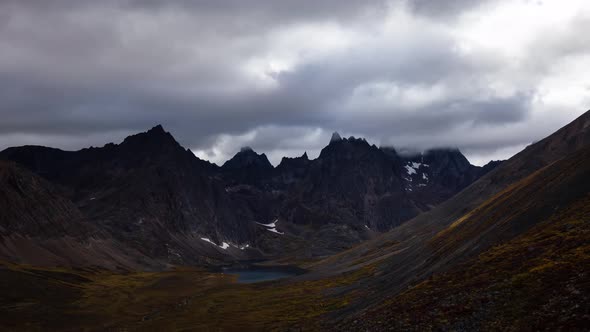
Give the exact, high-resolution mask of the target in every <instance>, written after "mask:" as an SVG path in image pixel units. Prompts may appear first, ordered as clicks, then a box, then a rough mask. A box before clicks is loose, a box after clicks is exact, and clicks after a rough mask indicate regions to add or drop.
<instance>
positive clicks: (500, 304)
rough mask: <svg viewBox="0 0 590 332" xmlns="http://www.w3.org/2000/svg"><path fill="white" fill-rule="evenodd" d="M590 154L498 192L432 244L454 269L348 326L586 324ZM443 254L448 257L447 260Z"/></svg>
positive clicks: (589, 307) (589, 310)
mask: <svg viewBox="0 0 590 332" xmlns="http://www.w3.org/2000/svg"><path fill="white" fill-rule="evenodd" d="M588 188H590V149H585V150H582V151H581V152H579V153H576V154H575V155H572V156H570V157H568V158H566V159H564V160H561V161H558V162H556V163H554V164H552V165H550V166H548V167H546V168H544V169H542V170H541V171H539V172H536V173H535V174H533V175H531V176H529V177H527V178H526V179H524V180H522V181H520V182H518V183H517V184H515V185H513V186H511V187H509V188H507V189H506V190H504V191H502V192H501V193H499V194H497V195H495V196H494V197H493V198H491V199H489V200H488V201H486V202H485V203H483V204H482V205H480V206H479V207H478V208H476V209H475V210H473V211H472V212H470V213H469V214H467V215H465V216H464V217H463V218H460V219H458V220H457V221H455V222H454V223H452V224H451V225H450V226H448V227H447V228H446V229H444V230H443V231H441V232H439V233H438V234H437V235H435V236H434V237H433V238H432V240H431V241H430V242H429V245H430V246H431V247H432V248H433V252H434V254H433V256H432V258H431V260H432V261H433V262H435V261H437V260H438V261H439V262H441V263H445V264H448V262H449V261H452V259H453V258H454V257H457V256H460V255H464V254H465V253H466V252H469V251H470V250H474V249H475V248H481V247H482V246H483V247H486V246H487V247H489V249H488V250H486V251H484V252H483V253H481V254H479V255H478V256H476V257H474V258H472V259H471V260H468V261H466V262H462V263H460V264H458V265H455V266H454V267H452V268H451V269H450V270H448V271H447V272H445V273H442V274H441V273H439V274H434V275H432V276H431V277H430V278H429V279H427V280H425V281H423V282H420V283H417V284H415V285H413V286H412V287H411V288H410V289H409V290H406V291H404V292H402V293H401V294H399V295H397V296H392V297H390V298H388V299H387V300H386V301H385V303H384V304H379V305H376V306H375V307H374V308H372V309H370V310H369V311H366V312H364V313H362V314H361V315H356V316H354V318H353V319H352V318H351V319H348V320H346V323H345V324H343V325H341V326H342V327H343V326H347V327H350V326H351V324H352V325H353V326H354V329H355V330H367V329H368V330H371V331H375V330H377V331H378V330H380V329H381V328H383V327H388V328H389V327H392V326H393V327H395V328H397V329H404V330H420V331H424V330H437V329H440V328H448V329H450V330H474V329H482V330H498V329H501V330H515V331H520V330H539V329H549V330H557V329H558V328H559V329H563V330H571V329H574V330H575V329H583V328H584V327H587V326H590V304H589V303H590V302H589V301H588V300H589V298H588V297H589V296H590V271H589V270H588V266H590V193H589V191H588ZM442 257H445V258H444V260H441V259H442Z"/></svg>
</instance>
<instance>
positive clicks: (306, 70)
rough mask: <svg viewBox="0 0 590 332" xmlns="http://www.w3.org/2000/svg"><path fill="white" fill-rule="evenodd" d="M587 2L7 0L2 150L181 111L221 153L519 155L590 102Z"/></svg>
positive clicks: (181, 118) (191, 135)
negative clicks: (383, 149)
mask: <svg viewBox="0 0 590 332" xmlns="http://www.w3.org/2000/svg"><path fill="white" fill-rule="evenodd" d="M589 26H590V5H588V3H587V2H586V1H582V0H566V1H558V0H553V1H550V0H535V1H529V0H517V1H507V0H486V1H483V0H482V1H463V0H454V1H444V2H442V1H424V0H393V1H385V0H381V1H376V0H375V1H336V0H318V1H313V2H306V3H305V4H303V3H301V2H296V1H276V0H272V1H271V0H253V1H245V0H240V1H237V0H225V1H222V0H216V1H209V0H204V1H188V0H172V1H166V2H162V1H135V0H127V1H125V0H105V1H73V0H57V1H50V2H49V1H40V0H31V1H17V0H0V49H2V52H0V98H1V103H0V117H1V118H2V121H0V148H5V147H8V146H12V145H22V144H43V145H51V146H57V147H62V148H68V149H75V148H81V147H84V146H88V145H102V144H105V143H107V142H109V141H119V140H121V139H122V138H123V137H124V136H126V135H128V134H130V133H133V132H138V131H143V130H145V129H146V128H149V127H151V126H153V124H155V123H163V124H164V126H165V127H166V128H167V130H169V131H170V132H172V133H173V134H174V135H175V136H176V137H177V138H178V139H179V141H180V142H181V143H182V144H183V145H184V146H187V147H190V148H191V149H192V150H193V151H195V153H196V154H197V155H198V156H200V157H203V158H207V159H210V160H212V161H215V162H217V163H219V164H221V163H223V162H224V161H225V160H227V159H228V158H229V157H231V156H232V155H233V154H234V153H235V152H237V151H239V149H240V147H242V146H252V147H253V148H254V149H255V150H256V151H259V152H265V153H266V154H267V155H268V156H269V159H270V160H271V161H272V162H273V163H277V162H278V161H279V160H280V158H281V157H282V156H283V155H287V156H299V155H301V154H302V153H303V152H304V151H308V152H309V153H310V156H311V157H314V156H316V155H317V154H318V153H319V150H320V149H321V148H322V147H323V146H325V145H326V144H327V143H328V142H329V140H330V135H331V133H332V132H333V131H336V130H337V131H339V132H340V133H342V134H343V135H344V136H350V135H354V136H357V137H359V136H360V137H366V138H367V139H368V140H369V141H371V142H374V143H376V144H378V145H394V146H398V147H410V148H414V149H425V148H429V147H436V146H453V147H459V148H460V149H462V150H463V151H464V152H465V153H466V154H467V155H468V157H470V159H471V160H472V161H474V162H477V163H483V162H486V161H487V160H489V159H498V158H504V157H507V156H509V155H510V154H511V153H514V152H516V151H517V150H518V149H520V148H521V147H523V146H524V145H526V144H528V143H530V142H531V141H534V140H536V139H538V138H540V137H543V136H545V135H546V134H548V133H550V132H551V131H553V130H555V129H557V128H558V127H559V126H561V125H563V124H565V123H567V122H569V121H570V120H572V119H573V118H574V117H575V116H577V115H579V114H581V113H582V112H584V111H585V110H586V109H588V104H589V102H590V78H588V77H585V76H587V75H582V73H583V72H584V71H585V70H586V69H587V68H588V67H589V65H590V42H588V39H587V38H586V37H585V35H584V34H583V33H580V31H586V30H587V29H586V28H587V27H589Z"/></svg>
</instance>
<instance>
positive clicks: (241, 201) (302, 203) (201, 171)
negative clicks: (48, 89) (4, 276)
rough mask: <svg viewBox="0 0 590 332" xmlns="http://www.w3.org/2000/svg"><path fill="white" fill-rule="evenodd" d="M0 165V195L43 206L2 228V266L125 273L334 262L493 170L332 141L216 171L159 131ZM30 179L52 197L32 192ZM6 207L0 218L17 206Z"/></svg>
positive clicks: (241, 155)
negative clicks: (4, 173) (316, 150)
mask: <svg viewBox="0 0 590 332" xmlns="http://www.w3.org/2000/svg"><path fill="white" fill-rule="evenodd" d="M0 159H3V160H7V161H11V162H14V163H15V164H12V163H8V164H3V165H2V167H4V168H6V167H8V168H9V169H10V174H13V175H12V177H11V178H8V179H4V181H9V180H10V179H12V180H10V181H13V182H14V177H18V176H23V177H25V178H26V179H27V181H25V182H24V183H22V182H21V183H19V184H18V185H15V184H14V183H12V185H13V187H10V188H9V187H7V186H6V185H3V186H2V188H0V190H3V191H6V190H15V191H19V192H22V193H24V195H25V196H27V197H28V198H29V199H38V200H40V202H39V204H33V202H29V203H27V207H28V208H27V210H29V211H13V212H11V213H13V214H11V216H12V217H11V218H12V219H11V220H8V221H6V220H2V222H3V223H4V224H2V225H1V227H2V234H3V236H5V237H7V238H10V241H12V242H14V243H13V246H14V248H16V249H11V250H10V251H8V250H6V251H5V252H2V249H1V248H0V259H8V260H11V259H17V258H18V259H21V260H24V261H27V260H28V258H22V257H27V256H23V255H21V250H25V249H24V248H25V247H27V248H31V247H32V248H34V249H33V252H36V254H32V255H31V256H35V257H37V258H38V259H37V260H39V261H40V263H44V262H45V263H47V264H50V263H52V262H53V261H59V262H61V263H63V264H71V265H78V264H89V265H93V264H94V265H109V266H110V265H112V264H110V263H109V264H106V263H105V257H106V256H108V255H111V256H113V257H117V258H118V261H117V262H116V263H115V265H117V266H123V267H124V266H153V267H161V266H165V265H166V264H169V263H174V264H216V263H217V262H223V261H227V260H236V259H251V258H261V257H281V256H283V255H287V254H288V255H291V256H292V257H301V258H306V257H307V258H309V257H317V256H324V255H329V254H333V253H335V252H338V251H341V250H342V249H345V248H348V247H350V246H352V245H353V244H355V243H359V242H361V241H363V240H367V239H370V238H372V237H374V236H375V234H376V233H378V232H384V231H388V230H390V229H392V228H395V227H397V226H398V225H400V224H402V223H404V222H405V221H407V220H409V219H411V218H413V217H415V216H416V215H418V214H420V213H421V212H423V211H427V210H430V209H431V208H432V207H434V206H436V205H438V204H440V203H441V202H443V201H445V200H447V199H448V198H450V197H451V196H453V195H454V194H455V193H457V192H459V191H461V190H462V189H463V188H465V187H467V186H469V185H470V184H471V183H472V182H474V181H475V180H477V179H478V178H479V177H481V176H482V175H484V174H486V173H487V172H489V171H490V170H492V169H493V168H494V167H495V166H497V164H498V162H492V163H490V164H489V165H486V166H485V167H477V166H473V165H471V164H470V163H469V162H468V160H467V159H466V158H465V157H464V156H463V155H462V154H461V152H459V151H458V150H456V149H436V150H430V151H426V152H424V153H418V154H415V155H413V156H401V155H400V154H398V153H397V152H396V150H395V149H393V148H378V147H376V146H375V145H370V144H369V143H368V142H367V141H366V140H365V139H355V138H353V137H351V138H342V137H341V136H340V135H339V134H338V133H334V135H333V136H332V139H331V140H330V143H329V144H328V146H326V147H325V148H324V149H323V150H322V151H321V154H320V156H319V157H318V158H317V159H314V160H310V159H309V158H308V156H307V154H303V155H302V156H301V157H298V158H283V160H282V161H281V163H280V164H279V165H278V166H277V167H273V166H272V164H271V163H270V162H269V161H268V159H267V157H266V155H264V154H258V153H256V152H255V151H254V150H252V149H251V148H249V147H244V148H242V149H241V150H240V152H238V153H237V154H236V155H235V156H234V157H233V158H231V159H230V160H228V161H227V162H226V163H225V164H224V165H223V166H221V167H219V166H217V165H215V164H211V163H209V162H207V161H204V160H201V159H199V158H197V157H196V156H195V155H194V154H193V153H192V152H190V150H187V149H185V148H183V147H182V146H180V144H178V142H177V141H176V140H175V139H174V137H173V136H172V135H171V134H170V133H168V132H166V131H165V130H164V129H163V128H162V126H156V127H154V128H152V129H150V130H149V131H147V132H144V133H139V134H136V135H133V136H130V137H127V138H126V139H125V140H124V141H123V142H122V143H120V144H112V143H110V144H107V145H105V146H104V147H102V148H88V149H83V150H80V151H62V150H59V149H53V148H48V147H42V146H23V147H14V148H8V149H6V150H4V151H2V152H0ZM15 174H20V175H18V176H17V175H15ZM38 183H42V186H43V188H46V189H45V190H47V192H51V193H52V194H51V195H45V194H43V195H37V194H35V193H34V191H36V190H38V189H39V187H38V185H37V184H38ZM14 186H16V187H14ZM7 188H9V189H7ZM4 204H6V205H5V206H2V208H3V209H4V210H5V211H6V209H8V210H10V209H16V208H18V204H12V203H10V204H9V203H7V202H4ZM66 207H67V209H66ZM70 214H71V215H75V216H77V217H76V218H66V219H68V221H67V223H66V221H64V220H63V218H56V219H55V220H53V219H46V220H41V219H43V217H42V216H44V215H52V216H53V215H61V216H66V215H70ZM19 216H23V217H22V220H15V219H18V218H19ZM71 223H74V224H75V225H76V226H71V225H70V224H71ZM269 224H273V225H275V226H274V227H266V226H265V225H269ZM40 225H42V226H40ZM30 232H32V233H34V235H35V238H34V239H33V238H30V237H27V235H29V234H30ZM66 237H67V238H68V239H77V241H79V243H88V241H96V243H95V244H93V246H92V248H93V249H92V250H89V249H88V250H86V251H83V252H84V253H83V255H82V256H83V257H79V256H80V252H76V253H74V252H69V251H67V250H62V249H59V250H58V249H57V248H59V246H56V245H55V243H59V242H60V241H62V240H63V241H66V240H65V239H66ZM19 241H20V242H19ZM67 241H71V240H67ZM25 242H26V243H25ZM81 246H82V245H81Z"/></svg>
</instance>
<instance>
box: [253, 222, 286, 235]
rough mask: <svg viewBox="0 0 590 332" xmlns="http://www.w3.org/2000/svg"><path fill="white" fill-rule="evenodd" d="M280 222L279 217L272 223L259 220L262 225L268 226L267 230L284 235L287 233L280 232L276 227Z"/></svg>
mask: <svg viewBox="0 0 590 332" xmlns="http://www.w3.org/2000/svg"><path fill="white" fill-rule="evenodd" d="M278 222H279V219H275V221H273V222H271V223H270V224H262V223H259V222H257V224H258V225H260V226H264V227H266V230H267V231H269V232H273V233H277V234H281V235H283V234H285V233H283V232H279V231H278V230H277V228H276V227H277V223H278Z"/></svg>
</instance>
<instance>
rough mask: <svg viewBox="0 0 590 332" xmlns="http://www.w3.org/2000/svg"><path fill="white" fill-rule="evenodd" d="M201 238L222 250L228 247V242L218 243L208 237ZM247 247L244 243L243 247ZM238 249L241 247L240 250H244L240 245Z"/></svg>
mask: <svg viewBox="0 0 590 332" xmlns="http://www.w3.org/2000/svg"><path fill="white" fill-rule="evenodd" d="M201 240H203V241H205V242H209V243H211V244H212V245H214V246H216V247H219V248H221V249H223V250H226V249H227V248H229V243H227V242H222V243H221V245H218V244H217V243H215V242H213V241H211V240H210V239H208V238H206V237H202V238H201ZM234 247H235V246H234ZM247 247H249V245H246V247H244V248H247ZM240 249H241V250H244V249H242V248H241V247H240Z"/></svg>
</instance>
